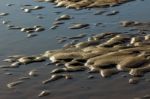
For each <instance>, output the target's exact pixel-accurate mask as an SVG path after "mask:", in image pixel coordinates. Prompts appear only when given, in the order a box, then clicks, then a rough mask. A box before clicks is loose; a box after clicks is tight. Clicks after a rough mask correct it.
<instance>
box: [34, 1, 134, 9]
mask: <svg viewBox="0 0 150 99" xmlns="http://www.w3.org/2000/svg"><path fill="white" fill-rule="evenodd" d="M35 1H39V2H53V3H55V4H56V6H57V7H66V8H75V9H81V8H93V7H106V6H112V5H118V4H121V3H124V2H128V1H131V0H35Z"/></svg>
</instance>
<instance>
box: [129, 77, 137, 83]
mask: <svg viewBox="0 0 150 99" xmlns="http://www.w3.org/2000/svg"><path fill="white" fill-rule="evenodd" d="M138 82H139V78H130V79H129V84H137V83H138Z"/></svg>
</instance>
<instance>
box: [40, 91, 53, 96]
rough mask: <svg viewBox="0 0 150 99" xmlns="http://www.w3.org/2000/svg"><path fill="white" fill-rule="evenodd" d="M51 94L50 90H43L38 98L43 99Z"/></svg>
mask: <svg viewBox="0 0 150 99" xmlns="http://www.w3.org/2000/svg"><path fill="white" fill-rule="evenodd" d="M49 94H50V91H49V90H43V91H42V92H41V93H40V94H39V95H38V96H39V97H43V96H47V95H49Z"/></svg>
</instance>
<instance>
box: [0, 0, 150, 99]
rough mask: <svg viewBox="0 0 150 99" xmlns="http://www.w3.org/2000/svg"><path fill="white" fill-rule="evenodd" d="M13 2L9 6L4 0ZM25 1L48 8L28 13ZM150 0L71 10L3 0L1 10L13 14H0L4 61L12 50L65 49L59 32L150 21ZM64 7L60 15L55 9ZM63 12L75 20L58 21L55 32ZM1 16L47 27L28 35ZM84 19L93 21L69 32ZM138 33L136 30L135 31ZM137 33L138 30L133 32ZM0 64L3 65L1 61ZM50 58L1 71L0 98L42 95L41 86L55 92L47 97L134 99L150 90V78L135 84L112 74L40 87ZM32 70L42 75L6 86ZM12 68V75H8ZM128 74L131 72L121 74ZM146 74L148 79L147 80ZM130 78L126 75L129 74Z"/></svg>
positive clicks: (106, 29)
mask: <svg viewBox="0 0 150 99" xmlns="http://www.w3.org/2000/svg"><path fill="white" fill-rule="evenodd" d="M9 3H12V4H15V5H12V6H10V7H8V6H6V4H9ZM24 4H32V5H40V6H44V7H45V8H44V9H41V10H37V11H33V12H32V13H24V12H23V11H22V10H21V9H20V7H21V5H24ZM149 4H150V0H145V1H140V0H136V1H134V2H129V3H126V4H124V5H121V6H117V7H112V8H100V9H98V8H96V9H84V10H79V11H76V10H73V9H65V8H54V7H55V6H54V5H53V4H49V3H39V2H34V1H32V0H0V12H8V13H10V14H9V15H8V16H3V17H0V22H1V24H0V60H3V59H5V58H6V57H7V56H10V55H14V54H27V55H30V54H39V53H43V52H44V51H46V50H50V49H57V48H61V47H62V44H58V43H57V40H56V36H60V37H64V36H74V35H77V34H80V33H85V34H87V35H91V34H93V33H94V34H95V33H100V32H110V31H111V32H112V31H115V32H128V31H129V28H123V27H120V26H119V24H118V23H119V22H120V21H122V20H137V21H141V22H149V21H150V19H149V16H150V13H149V11H148V9H150V6H149ZM101 9H102V10H108V11H111V10H117V11H119V12H120V13H119V14H117V15H114V16H105V15H93V14H94V13H95V12H96V11H97V10H101ZM57 11H60V12H61V13H60V14H56V13H54V12H57ZM38 14H42V16H43V17H44V18H43V19H38V18H37V17H36V16H37V15H38ZM62 14H69V15H71V16H73V17H74V18H73V19H71V20H67V21H64V22H65V24H63V25H60V27H58V28H57V29H56V30H48V28H50V27H51V26H52V23H53V22H54V20H55V19H56V17H59V16H60V15H62ZM3 20H8V21H10V23H11V24H15V25H19V26H25V27H30V26H33V25H42V26H43V27H45V28H46V30H45V31H43V32H39V33H38V36H36V37H33V38H26V34H25V33H22V32H20V31H19V30H8V29H7V27H6V26H5V25H3V24H2V21H3ZM74 22H75V23H76V22H83V23H89V24H90V28H89V29H80V30H70V29H68V26H70V25H71V24H72V23H74ZM98 22H100V23H103V26H101V25H100V26H97V27H96V26H95V25H94V24H95V23H98ZM135 32H136V31H135ZM133 33H134V31H133ZM0 64H1V65H2V64H5V63H4V62H0ZM45 64H46V62H43V63H34V64H30V65H24V66H21V67H20V68H16V69H0V74H1V75H0V81H1V82H0V89H1V90H0V99H20V98H22V99H36V98H38V96H37V95H38V94H39V93H40V92H41V90H43V89H48V90H50V91H52V92H51V94H50V95H49V96H46V97H43V98H44V99H48V98H53V99H69V98H70V99H81V98H82V99H99V98H100V99H120V98H122V99H132V98H134V97H138V96H143V95H145V94H149V91H150V90H149V88H150V85H149V82H141V83H139V84H137V85H130V84H128V80H127V79H128V78H129V77H127V78H123V77H121V76H119V75H115V76H113V77H111V78H101V77H100V76H99V75H95V78H94V79H91V80H90V79H87V75H88V74H87V73H86V72H82V73H80V72H79V73H73V74H74V75H76V77H75V78H73V79H72V80H60V81H56V82H54V83H49V84H47V85H42V83H41V82H42V80H45V79H47V78H49V76H50V70H52V69H53V68H55V66H53V65H50V66H46V65H45ZM32 69H37V70H38V72H39V76H38V77H31V79H29V80H26V81H25V82H24V83H23V84H21V85H18V86H16V88H14V89H8V88H7V87H6V84H7V83H8V82H12V81H16V80H17V79H18V78H19V77H22V76H27V74H28V72H29V71H30V70H32ZM6 72H11V73H13V75H6V74H4V73H6ZM120 75H127V74H124V73H122V74H120ZM149 75H150V74H147V75H146V76H145V78H149V77H150V76H149ZM127 76H128V75H127Z"/></svg>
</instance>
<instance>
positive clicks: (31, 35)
mask: <svg viewBox="0 0 150 99" xmlns="http://www.w3.org/2000/svg"><path fill="white" fill-rule="evenodd" d="M35 36H37V34H31V33H30V34H28V35H27V38H32V37H35Z"/></svg>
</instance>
